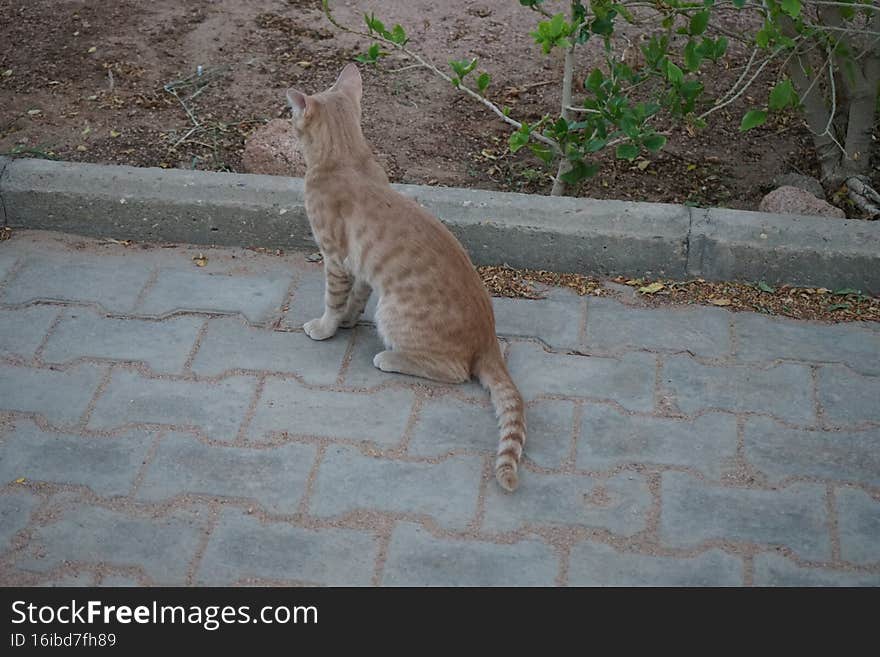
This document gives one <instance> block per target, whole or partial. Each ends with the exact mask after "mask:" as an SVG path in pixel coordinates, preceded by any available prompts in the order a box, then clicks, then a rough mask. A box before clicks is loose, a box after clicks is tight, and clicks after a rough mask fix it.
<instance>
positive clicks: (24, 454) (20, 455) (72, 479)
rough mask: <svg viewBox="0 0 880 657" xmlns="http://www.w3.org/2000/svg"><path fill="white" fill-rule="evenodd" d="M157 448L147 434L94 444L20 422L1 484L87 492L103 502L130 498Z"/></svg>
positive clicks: (6, 451) (1, 469) (1, 462)
mask: <svg viewBox="0 0 880 657" xmlns="http://www.w3.org/2000/svg"><path fill="white" fill-rule="evenodd" d="M152 442H153V441H152V436H151V435H150V434H149V433H147V432H145V431H130V432H128V433H126V434H124V435H122V436H117V437H113V438H103V437H102V438H92V437H83V436H77V435H73V434H67V433H61V432H54V431H43V430H42V429H40V428H39V427H38V426H37V425H36V424H34V423H33V422H30V421H21V422H16V426H15V429H14V430H13V431H11V432H10V433H9V435H8V436H7V437H6V438H5V439H4V441H3V456H2V458H0V481H9V480H12V479H16V478H18V477H25V478H26V479H28V480H29V481H48V482H52V483H59V484H72V485H75V486H87V487H89V488H90V489H92V490H93V491H95V493H97V494H98V495H102V496H112V495H127V494H128V492H129V490H130V489H131V486H132V484H133V483H134V480H135V477H137V474H138V471H139V470H140V468H141V465H142V464H143V462H144V460H145V458H146V455H147V452H148V450H149V448H150V445H151V444H152Z"/></svg>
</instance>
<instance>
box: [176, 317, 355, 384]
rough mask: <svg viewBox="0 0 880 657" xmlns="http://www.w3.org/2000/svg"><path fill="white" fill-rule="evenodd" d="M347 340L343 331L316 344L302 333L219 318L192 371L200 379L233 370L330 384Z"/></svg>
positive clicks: (205, 340) (209, 331)
mask: <svg viewBox="0 0 880 657" xmlns="http://www.w3.org/2000/svg"><path fill="white" fill-rule="evenodd" d="M350 337H351V334H350V332H347V331H343V332H340V333H339V334H337V335H336V336H335V337H333V338H330V339H329V340H321V341H320V342H319V341H315V340H312V339H311V338H310V337H309V336H307V335H306V334H305V333H299V332H297V333H294V332H289V331H272V330H270V329H267V328H256V327H251V326H248V325H247V324H245V323H244V322H243V321H242V320H241V319H239V318H238V317H220V318H216V319H213V320H211V321H210V323H209V324H208V331H207V333H206V334H205V337H204V338H203V339H202V343H201V345H200V346H199V351H198V353H197V354H196V358H195V360H194V361H193V365H192V369H193V371H194V372H195V373H196V374H199V375H202V376H216V375H218V374H222V373H224V372H226V371H228V370H232V369H242V370H264V371H270V372H282V373H285V374H297V375H298V376H300V377H302V378H303V379H304V380H305V381H306V383H312V384H316V385H332V384H334V383H336V377H337V375H338V374H339V368H340V367H341V366H342V359H343V358H344V357H345V352H346V350H347V349H348V342H349V338H350Z"/></svg>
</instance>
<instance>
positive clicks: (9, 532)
mask: <svg viewBox="0 0 880 657" xmlns="http://www.w3.org/2000/svg"><path fill="white" fill-rule="evenodd" d="M4 483H6V482H4ZM39 503H40V498H39V497H37V496H36V495H34V494H33V493H31V492H30V491H27V490H25V489H21V490H10V491H6V492H5V493H0V552H5V551H6V550H8V549H9V546H10V543H11V541H12V537H13V536H15V535H16V534H17V533H18V532H19V531H21V530H22V529H24V528H25V527H26V526H27V524H28V522H29V521H30V518H31V512H33V510H34V509H36V508H37V505H39Z"/></svg>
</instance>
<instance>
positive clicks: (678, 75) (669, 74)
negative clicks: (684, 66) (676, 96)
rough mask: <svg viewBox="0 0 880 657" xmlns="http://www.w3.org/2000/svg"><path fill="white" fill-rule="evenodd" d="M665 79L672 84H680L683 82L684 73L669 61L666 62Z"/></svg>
mask: <svg viewBox="0 0 880 657" xmlns="http://www.w3.org/2000/svg"><path fill="white" fill-rule="evenodd" d="M666 78H667V79H668V80H669V81H670V82H671V83H672V84H681V82H682V80H684V72H683V71H682V70H681V69H680V68H678V66H676V65H675V64H673V63H672V60H671V59H668V60H666Z"/></svg>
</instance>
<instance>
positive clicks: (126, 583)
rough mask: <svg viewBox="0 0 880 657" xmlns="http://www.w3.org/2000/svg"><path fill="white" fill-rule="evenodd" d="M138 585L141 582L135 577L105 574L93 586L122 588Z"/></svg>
mask: <svg viewBox="0 0 880 657" xmlns="http://www.w3.org/2000/svg"><path fill="white" fill-rule="evenodd" d="M140 585H141V583H140V582H139V581H138V580H137V578H135V577H129V576H127V575H105V576H104V577H103V578H102V579H101V581H100V582H98V583H97V584H96V585H95V586H103V587H106V588H122V587H130V586H140Z"/></svg>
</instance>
